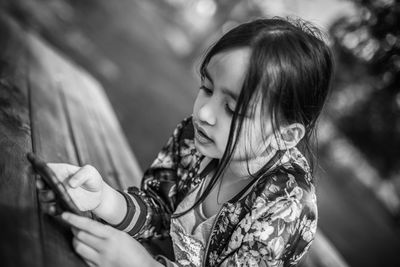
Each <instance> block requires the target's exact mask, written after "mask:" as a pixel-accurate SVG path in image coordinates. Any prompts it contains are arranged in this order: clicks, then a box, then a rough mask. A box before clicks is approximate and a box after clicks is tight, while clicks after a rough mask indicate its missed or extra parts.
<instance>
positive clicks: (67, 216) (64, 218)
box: [61, 212, 69, 220]
mask: <svg viewBox="0 0 400 267" xmlns="http://www.w3.org/2000/svg"><path fill="white" fill-rule="evenodd" d="M61 218H62V219H63V220H68V218H69V215H68V213H66V212H63V213H62V214H61Z"/></svg>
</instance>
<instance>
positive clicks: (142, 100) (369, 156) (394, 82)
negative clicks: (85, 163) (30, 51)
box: [0, 0, 400, 266]
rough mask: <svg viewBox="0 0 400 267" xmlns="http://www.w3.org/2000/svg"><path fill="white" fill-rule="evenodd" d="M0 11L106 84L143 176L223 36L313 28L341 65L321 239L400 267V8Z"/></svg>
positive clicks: (92, 1) (94, 0) (358, 257)
mask: <svg viewBox="0 0 400 267" xmlns="http://www.w3.org/2000/svg"><path fill="white" fill-rule="evenodd" d="M0 3H1V4H0V8H1V9H3V10H6V12H7V13H9V14H11V15H12V16H13V17H15V18H16V19H17V20H18V21H19V22H20V23H21V24H23V25H24V26H25V27H27V28H29V29H31V30H32V31H34V32H36V33H37V34H39V35H41V36H42V37H43V38H44V39H45V40H46V41H47V42H49V43H50V44H51V45H52V46H53V47H55V48H56V49H58V50H59V51H60V52H61V53H62V54H64V55H66V56H67V57H68V58H69V59H70V60H72V61H74V62H75V63H77V64H78V65H80V66H82V67H83V68H85V69H86V70H88V71H89V72H90V73H91V74H92V75H93V76H94V77H95V78H96V79H98V80H99V81H100V82H101V84H102V85H103V86H104V89H105V91H106V93H107V95H108V97H109V99H110V101H111V103H112V105H113V107H114V109H115V112H116V114H117V117H118V119H119V121H120V122H121V125H122V128H123V130H124V132H125V134H126V136H127V137H128V140H129V143H130V145H131V148H132V149H133V151H134V153H135V155H136V157H137V159H138V160H139V163H140V165H141V167H142V169H145V168H146V167H147V166H149V164H150V163H151V161H152V160H153V159H154V157H155V156H156V154H157V152H158V150H159V149H160V148H161V146H162V145H163V144H164V142H165V141H166V140H167V138H168V136H169V135H170V133H171V132H172V130H173V129H174V127H175V126H176V124H177V123H178V122H179V121H180V120H181V119H182V118H184V117H186V116H188V115H190V114H191V112H192V105H193V102H194V98H195V95H196V93H197V90H198V87H199V78H198V67H199V63H200V60H201V57H202V55H203V54H204V52H205V50H206V48H207V47H208V46H209V45H210V44H212V43H213V42H214V41H215V40H216V39H217V38H218V37H219V36H221V34H222V33H223V32H225V31H227V30H229V29H230V28H232V27H233V26H235V25H237V24H238V23H241V22H245V21H248V20H250V19H252V18H257V17H271V16H276V15H278V16H294V17H301V18H303V19H306V20H309V21H311V22H313V23H314V24H315V25H317V26H318V27H320V28H321V29H322V30H324V31H325V32H327V33H328V35H327V39H326V41H327V42H328V43H329V44H330V45H331V46H332V48H333V50H334V53H335V58H336V75H335V79H334V83H333V88H332V93H331V96H330V98H329V101H328V104H327V106H326V110H325V113H324V114H323V116H322V118H321V121H320V127H319V145H318V155H319V161H318V164H319V166H318V171H317V179H318V197H319V213H320V215H319V217H320V219H319V227H320V229H321V230H322V231H323V233H324V234H325V235H326V236H327V237H328V238H329V240H330V241H331V242H332V244H333V245H334V246H335V247H336V248H337V250H338V251H339V252H340V254H341V255H342V256H343V258H344V259H345V260H346V262H347V263H348V264H349V265H350V266H400V264H398V262H399V256H398V255H399V252H400V233H399V229H400V84H399V82H400V81H399V77H400V76H399V70H400V53H399V49H400V39H399V38H400V32H399V31H400V27H399V25H400V21H399V20H400V5H399V4H398V1H395V0H247V1H234V0H219V1H217V0H137V1H133V0H114V1H107V0H86V1H79V0H30V1H23V0H1V1H0ZM88 101H90V100H88Z"/></svg>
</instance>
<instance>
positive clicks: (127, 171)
mask: <svg viewBox="0 0 400 267" xmlns="http://www.w3.org/2000/svg"><path fill="white" fill-rule="evenodd" d="M32 47H34V49H35V50H37V51H40V52H38V53H40V54H41V59H42V63H43V64H44V65H45V66H46V68H48V69H49V70H51V72H52V75H53V76H55V77H57V78H56V79H57V83H58V89H60V90H61V91H62V95H63V100H64V105H65V108H66V113H67V114H68V118H69V121H70V124H71V130H72V134H73V139H74V140H75V143H76V149H77V154H78V158H79V163H80V164H81V165H84V164H91V165H93V166H95V167H96V168H97V169H98V170H99V172H100V173H101V174H102V176H103V177H104V178H105V180H106V181H107V182H108V183H109V184H110V185H112V186H113V187H115V188H119V189H122V188H125V187H126V186H127V185H132V184H139V182H140V179H141V176H142V174H141V171H140V168H139V165H138V163H137V161H136V159H135V158H134V156H133V154H132V152H131V150H130V148H129V145H128V142H127V141H126V139H125V137H124V135H123V133H122V130H121V128H120V126H119V123H118V121H117V119H116V116H115V114H114V112H113V109H112V107H111V105H110V103H109V102H108V100H107V97H106V95H105V94H104V92H103V88H102V87H101V86H100V84H98V83H97V82H96V81H95V80H94V79H93V78H91V77H90V75H89V74H87V73H86V72H85V71H84V70H83V69H80V68H79V67H77V66H76V65H74V64H73V63H71V62H70V61H69V60H68V59H66V58H64V57H63V56H62V55H61V54H60V53H56V52H55V51H53V50H51V49H49V48H48V47H46V46H45V45H44V44H43V43H41V42H35V43H34V44H32Z"/></svg>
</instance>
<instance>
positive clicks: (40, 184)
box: [36, 176, 45, 190]
mask: <svg viewBox="0 0 400 267" xmlns="http://www.w3.org/2000/svg"><path fill="white" fill-rule="evenodd" d="M36 188H37V189H38V190H43V189H44V188H45V184H44V182H43V180H42V178H40V176H39V178H36Z"/></svg>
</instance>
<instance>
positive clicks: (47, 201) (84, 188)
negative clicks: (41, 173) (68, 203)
mask: <svg viewBox="0 0 400 267" xmlns="http://www.w3.org/2000/svg"><path fill="white" fill-rule="evenodd" d="M47 166H48V167H50V168H51V169H52V170H53V172H54V173H55V174H56V176H57V178H58V179H59V180H60V181H61V182H62V183H63V184H64V186H65V188H66V189H67V191H68V193H69V195H70V196H71V198H72V200H73V201H74V203H75V204H76V206H77V207H78V208H79V209H80V210H81V211H88V210H93V209H95V208H97V207H98V206H99V205H100V204H101V202H102V195H103V183H104V182H103V179H102V177H101V176H100V174H99V172H98V171H97V170H96V169H95V168H94V167H92V166H90V165H85V166H83V167H78V166H74V165H70V164H63V163H49V164H47ZM36 187H37V188H38V189H39V200H40V202H41V207H42V209H43V210H44V211H45V212H47V213H50V214H54V213H55V212H56V206H55V203H54V201H55V196H54V192H52V191H51V190H49V189H45V185H44V183H43V181H42V180H41V179H38V180H37V182H36Z"/></svg>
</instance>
